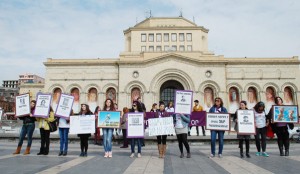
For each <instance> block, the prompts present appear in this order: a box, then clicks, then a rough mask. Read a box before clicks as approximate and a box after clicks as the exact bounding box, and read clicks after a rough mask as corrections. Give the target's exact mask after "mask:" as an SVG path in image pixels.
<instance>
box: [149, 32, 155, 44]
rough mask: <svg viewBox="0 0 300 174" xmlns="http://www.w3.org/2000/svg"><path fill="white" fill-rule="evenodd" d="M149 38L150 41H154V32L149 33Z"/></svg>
mask: <svg viewBox="0 0 300 174" xmlns="http://www.w3.org/2000/svg"><path fill="white" fill-rule="evenodd" d="M148 37H149V38H148V39H149V42H154V34H153V33H152V34H149V36H148Z"/></svg>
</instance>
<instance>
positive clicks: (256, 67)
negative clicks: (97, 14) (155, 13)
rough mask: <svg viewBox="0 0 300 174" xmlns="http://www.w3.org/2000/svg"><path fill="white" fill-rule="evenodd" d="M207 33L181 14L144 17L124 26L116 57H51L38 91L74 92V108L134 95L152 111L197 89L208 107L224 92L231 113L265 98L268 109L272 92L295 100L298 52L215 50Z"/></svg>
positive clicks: (299, 79)
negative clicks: (243, 54)
mask: <svg viewBox="0 0 300 174" xmlns="http://www.w3.org/2000/svg"><path fill="white" fill-rule="evenodd" d="M208 31H209V30H208V29H206V28H204V27H202V26H197V25H196V24H195V23H193V22H191V21H189V20H187V19H185V18H183V17H175V18H164V17H160V18H156V17H151V18H147V19H145V20H144V21H142V22H140V23H138V24H136V25H135V26H133V27H130V28H128V29H126V30H124V40H125V50H124V51H123V52H121V53H120V56H119V57H118V58H111V59H103V58H93V59H54V58H48V59H47V61H46V62H44V65H45V66H46V77H45V87H44V90H43V92H48V93H57V92H62V93H67V94H72V95H74V96H75V98H76V102H75V104H74V110H75V112H76V111H77V110H78V107H79V103H89V104H90V106H91V108H92V109H93V108H94V107H95V106H96V105H99V106H101V108H102V107H103V103H104V100H105V99H106V98H112V99H113V100H114V101H115V102H116V103H118V107H119V109H122V108H123V107H124V106H128V107H129V106H131V102H132V100H134V99H136V98H137V97H138V96H140V97H141V98H142V101H143V102H144V103H145V105H146V107H147V110H150V109H151V105H152V104H153V103H157V102H158V101H160V100H162V101H165V102H168V101H172V100H173V99H174V90H176V89H181V90H182V89H183V90H192V91H194V97H193V98H194V99H198V100H199V101H200V104H201V105H202V106H204V108H206V109H208V108H209V107H210V106H211V103H212V101H213V98H214V97H217V96H218V97H221V98H222V99H223V100H224V104H225V107H227V108H228V109H229V111H230V112H234V111H235V109H236V107H237V104H238V102H239V101H240V100H246V101H248V105H249V107H252V106H254V104H255V103H256V102H258V101H264V102H266V104H267V105H268V107H267V109H269V108H270V106H271V105H272V104H273V103H274V96H281V97H282V98H283V99H284V102H285V103H286V104H299V101H300V95H299V87H300V69H299V64H300V61H299V59H298V57H285V58H272V57H270V58H248V57H247V58H230V57H224V56H222V55H215V54H214V53H213V52H210V51H209V50H208ZM220 32H221V31H220ZM100 56H101V55H100ZM54 102H55V95H54ZM76 103H77V104H76Z"/></svg>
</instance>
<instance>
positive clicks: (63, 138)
mask: <svg viewBox="0 0 300 174" xmlns="http://www.w3.org/2000/svg"><path fill="white" fill-rule="evenodd" d="M71 115H73V110H72V111H71ZM57 127H58V132H59V142H60V147H59V150H60V151H59V154H58V156H62V155H63V156H67V154H68V144H69V142H68V141H69V129H70V120H69V119H65V118H62V117H60V118H59V119H58V125H57Z"/></svg>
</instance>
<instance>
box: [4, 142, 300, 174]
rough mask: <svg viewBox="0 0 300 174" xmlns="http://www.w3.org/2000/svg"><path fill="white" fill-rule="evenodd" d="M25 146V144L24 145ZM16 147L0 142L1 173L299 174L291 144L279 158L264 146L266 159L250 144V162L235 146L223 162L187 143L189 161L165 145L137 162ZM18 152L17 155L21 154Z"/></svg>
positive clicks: (119, 155)
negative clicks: (164, 149)
mask: <svg viewBox="0 0 300 174" xmlns="http://www.w3.org/2000/svg"><path fill="white" fill-rule="evenodd" d="M24 144H26V141H25V142H24ZM16 146H17V142H16V141H9V140H1V141H0V168H1V173H5V174H9V173H11V174H15V173H41V174H42V173H72V174H75V173H78V174H82V173H84V174H89V173H108V174H115V173H126V174H130V173H138V174H141V173H153V174H159V173H166V174H172V173H174V174H175V173H176V174H177V173H178V174H182V173H197V174H199V173H209V174H213V173H240V174H246V173H256V174H257V173H281V174H284V173H299V170H300V144H297V143H292V144H291V148H290V156H289V157H280V156H279V152H278V148H277V145H276V144H274V143H272V144H268V145H267V151H268V152H269V154H270V157H257V156H255V152H256V150H255V144H251V145H250V146H251V149H250V152H251V158H243V159H241V158H240V157H239V149H238V145H237V144H230V143H229V142H228V143H227V144H225V145H224V152H223V158H218V157H215V158H212V159H211V158H208V155H209V153H210V145H209V144H207V143H205V144H204V143H191V153H192V158H190V159H189V158H179V149H178V146H177V143H174V142H173V143H171V142H168V148H167V155H166V157H165V158H164V159H160V158H158V154H157V146H156V145H155V144H150V143H149V144H146V147H143V148H142V157H141V158H137V157H135V158H130V157H129V155H130V148H127V149H121V148H119V145H114V146H113V157H112V158H109V159H107V158H104V157H103V147H102V146H98V145H94V144H90V145H89V150H88V157H79V156H78V155H79V153H80V147H79V142H74V143H71V144H70V145H69V153H68V155H67V156H66V157H58V156H57V154H58V151H59V150H58V149H59V144H58V143H57V142H55V143H52V144H51V149H50V154H49V155H47V156H37V155H36V154H37V153H38V150H39V141H38V140H35V141H34V142H33V147H32V150H31V154H30V155H27V156H24V155H22V154H20V155H12V152H13V151H14V150H15V148H16ZM24 149H25V148H23V149H22V151H21V153H23V152H24Z"/></svg>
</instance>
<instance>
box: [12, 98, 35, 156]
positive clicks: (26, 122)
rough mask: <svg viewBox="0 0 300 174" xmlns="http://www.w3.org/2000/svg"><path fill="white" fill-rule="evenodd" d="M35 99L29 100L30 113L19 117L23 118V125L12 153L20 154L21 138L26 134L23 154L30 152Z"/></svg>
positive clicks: (33, 126) (33, 127)
mask: <svg viewBox="0 0 300 174" xmlns="http://www.w3.org/2000/svg"><path fill="white" fill-rule="evenodd" d="M35 105H36V101H35V100H32V101H31V102H30V110H31V111H30V114H29V115H27V116H23V117H19V119H20V120H23V126H22V129H21V132H20V137H19V143H18V147H17V149H16V151H15V152H14V153H13V154H14V155H16V154H20V151H21V148H22V145H23V140H24V138H25V136H26V134H27V147H26V150H25V152H24V155H28V154H30V148H31V143H32V134H33V132H34V129H35V121H36V119H35V117H33V113H34V109H35Z"/></svg>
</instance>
